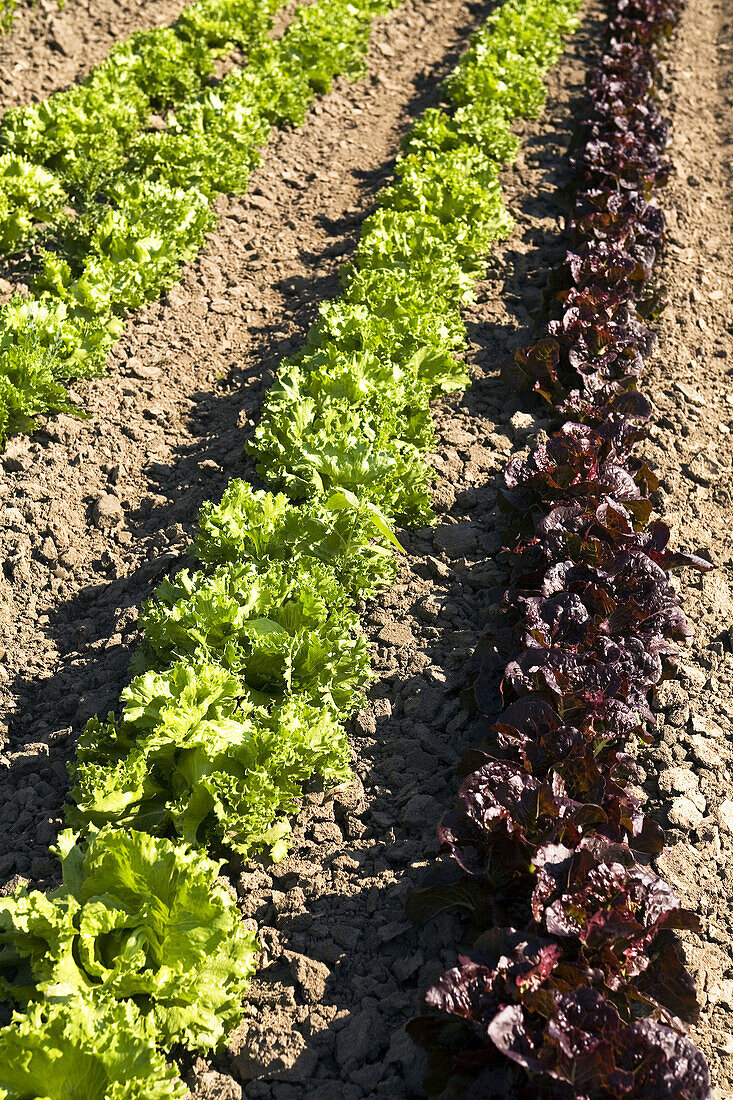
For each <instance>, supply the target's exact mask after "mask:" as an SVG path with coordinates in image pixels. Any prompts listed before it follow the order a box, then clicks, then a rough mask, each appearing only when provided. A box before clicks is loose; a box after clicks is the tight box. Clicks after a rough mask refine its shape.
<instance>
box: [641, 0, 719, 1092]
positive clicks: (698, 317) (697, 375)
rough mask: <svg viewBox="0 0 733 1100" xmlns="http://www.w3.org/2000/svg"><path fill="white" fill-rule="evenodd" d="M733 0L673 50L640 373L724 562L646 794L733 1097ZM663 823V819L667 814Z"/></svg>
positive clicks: (670, 477) (663, 444)
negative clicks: (649, 324)
mask: <svg viewBox="0 0 733 1100" xmlns="http://www.w3.org/2000/svg"><path fill="white" fill-rule="evenodd" d="M732 17H733V5H731V3H730V0H725V2H723V3H710V2H708V0H688V3H687V9H686V12H685V14H684V15H683V18H682V23H681V26H680V28H679V31H678V33H677V35H676V37H675V40H674V43H673V46H672V48H671V49H670V51H669V57H668V74H669V79H668V80H667V82H666V86H665V88H664V92H663V95H664V106H665V109H666V110H668V111H670V112H671V117H672V120H673V139H674V141H673V147H672V160H673V163H674V166H675V169H676V172H675V176H674V179H673V181H672V183H671V185H670V186H669V187H668V188H667V189H666V191H665V192H664V193H663V194H662V196H661V202H662V206H663V208H664V210H665V213H666V215H667V219H668V224H669V246H668V250H667V258H666V262H665V264H664V265H663V269H662V279H663V282H664V284H665V288H666V290H667V293H668V295H669V299H670V301H669V306H668V308H667V309H666V310H665V312H664V314H663V315H662V317H661V318H660V321H659V323H658V325H657V330H658V332H659V350H658V354H657V355H656V357H655V359H654V363H653V365H652V369H651V370H650V371H649V375H648V377H647V380H646V390H647V392H649V393H650V396H651V397H652V400H653V401H654V404H655V406H656V410H657V412H656V417H655V421H656V426H655V427H654V428H653V430H652V436H653V444H652V445H651V446H650V447H649V449H648V453H649V456H650V457H651V459H652V460H653V462H654V464H655V466H656V467H657V470H658V472H659V474H660V476H661V478H662V482H661V486H660V491H659V494H658V499H657V506H658V508H659V511H660V513H661V515H662V518H663V519H665V520H666V521H667V522H668V523H669V524H670V527H671V528H672V532H673V538H674V539H675V541H677V542H678V543H679V544H680V545H682V546H684V547H686V548H690V547H703V546H704V547H708V548H709V549H710V551H711V554H712V557H713V559H714V560H715V562H716V564H717V566H718V568H717V569H716V570H715V571H714V572H712V573H709V574H707V575H706V576H705V577H704V578H702V580H701V579H700V577H699V575H698V576H693V575H692V574H691V573H688V574H687V575H685V576H683V577H682V578H681V592H682V605H683V607H684V610H685V613H686V614H687V616H688V618H689V619H690V621H691V623H692V625H693V626H694V628H695V639H694V643H693V645H692V647H691V648H690V650H689V651H688V652H686V653H685V654H684V655H683V658H682V661H683V664H682V670H681V671H682V678H681V681H680V684H679V685H678V684H676V683H675V684H671V685H664V686H663V687H662V689H661V690H660V692H659V697H658V700H657V708H658V710H659V712H660V714H659V716H660V721H661V720H663V722H664V724H663V726H662V741H661V743H660V745H659V746H658V749H657V751H656V752H655V753H654V755H653V760H652V762H651V765H650V767H649V768H648V773H649V776H648V784H647V789H648V792H649V794H650V796H651V798H652V805H653V806H656V808H657V816H658V817H659V820H660V821H661V822H662V824H669V826H670V828H669V832H668V845H669V847H668V848H667V850H666V851H665V853H664V854H663V855H662V856H661V857H660V859H659V861H658V869H659V871H660V873H661V874H663V875H664V876H665V877H666V878H667V879H668V880H669V881H670V882H671V883H672V884H673V885H674V886H675V887H676V888H677V889H678V891H679V892H680V893H681V894H682V895H683V897H684V898H685V899H686V901H687V904H688V905H689V906H690V907H691V908H692V909H695V910H696V911H697V912H698V913H699V914H700V916H701V918H702V922H703V928H704V935H703V936H702V937H697V936H690V937H689V939H688V941H687V942H688V950H687V954H688V961H689V965H690V968H691V969H692V971H693V973H694V975H695V978H696V980H697V983H698V989H699V993H700V1000H701V1002H702V1004H703V1013H702V1019H701V1021H700V1025H699V1028H698V1029H697V1031H696V1032H694V1038H695V1039H696V1041H697V1042H698V1043H699V1044H700V1045H701V1046H702V1048H703V1049H704V1051H705V1053H706V1054H707V1056H708V1058H709V1060H710V1062H711V1067H712V1070H713V1075H714V1079H715V1081H716V1084H717V1086H718V1088H719V1090H720V1091H719V1096H720V1097H721V1098H723V1097H725V1098H730V1097H733V948H732V945H733V802H731V799H733V791H732V790H731V769H733V763H732V761H733V741H732V740H731V718H733V652H732V649H733V645H732V637H731V626H732V625H733V599H732V598H731V578H732V577H733V483H732V482H731V473H732V471H733V434H732V432H733V391H732V388H731V387H732V376H733V237H732V235H731V225H733V163H732V158H733V123H732V119H733V114H732V113H731V108H732V107H733V83H732V82H731V76H732V75H733V26H732V25H731V19H732ZM665 817H666V819H667V820H666V821H665Z"/></svg>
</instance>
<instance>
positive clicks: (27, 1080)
mask: <svg viewBox="0 0 733 1100" xmlns="http://www.w3.org/2000/svg"><path fill="white" fill-rule="evenodd" d="M187 1094H188V1090H187V1088H186V1086H185V1085H184V1084H183V1082H182V1081H180V1080H179V1079H178V1078H177V1076H176V1072H175V1070H174V1069H173V1068H172V1067H171V1066H167V1065H166V1063H165V1060H164V1058H163V1056H162V1055H161V1054H159V1053H158V1051H157V1050H156V1049H155V1043H154V1040H153V1038H152V1035H151V1030H150V1027H149V1026H148V1025H146V1023H145V1021H144V1020H143V1019H142V1018H141V1017H140V1015H139V1013H138V1012H137V1010H136V1009H135V1007H134V1005H133V1004H132V1003H131V1002H130V1001H123V1002H114V1001H99V1002H97V1001H92V1000H87V999H81V998H78V999H74V1000H69V1001H68V1002H65V1003H60V1002H48V1001H47V1002H45V1003H44V1004H32V1005H29V1007H28V1011H27V1012H25V1013H23V1014H20V1013H18V1014H16V1015H15V1016H14V1017H13V1020H12V1023H10V1024H9V1025H8V1026H7V1027H4V1028H0V1100H69V1097H74V1100H76V1098H78V1100H183V1098H184V1097H185V1096H186V1095H187Z"/></svg>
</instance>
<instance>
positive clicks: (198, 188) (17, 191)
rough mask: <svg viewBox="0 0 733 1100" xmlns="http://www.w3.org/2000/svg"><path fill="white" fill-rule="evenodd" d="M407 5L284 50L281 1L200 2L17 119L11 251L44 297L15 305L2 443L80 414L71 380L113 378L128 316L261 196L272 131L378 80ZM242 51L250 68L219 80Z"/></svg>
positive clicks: (314, 17)
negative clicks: (386, 24)
mask: <svg viewBox="0 0 733 1100" xmlns="http://www.w3.org/2000/svg"><path fill="white" fill-rule="evenodd" d="M400 2H401V0H320V2H319V3H316V4H313V5H304V6H303V7H301V8H300V10H299V11H298V13H297V14H296V16H295V18H294V20H293V21H292V23H291V24H290V25H289V27H288V28H287V30H286V31H285V33H284V35H283V36H282V37H281V38H280V39H279V40H277V41H275V40H273V39H272V38H271V37H270V36H269V34H268V32H269V31H270V30H271V29H272V24H273V18H274V14H275V11H276V8H277V7H278V3H279V0H198V3H196V4H193V5H192V6H191V7H190V8H188V9H187V10H186V11H185V12H184V13H183V14H182V15H181V16H180V18H179V19H178V20H177V22H176V23H175V24H174V25H173V26H172V27H164V28H160V29H154V30H149V31H140V32H138V33H136V34H133V35H132V36H131V38H130V39H128V40H127V41H125V42H122V43H120V44H119V45H118V46H116V47H115V48H114V49H113V50H112V53H111V55H110V57H109V58H108V59H107V60H106V61H105V62H104V63H103V64H101V65H100V66H98V67H97V68H96V69H95V70H94V71H93V72H92V73H91V75H90V76H89V77H88V78H87V80H86V81H84V83H83V84H81V85H78V86H74V87H72V88H71V89H69V90H67V91H64V92H60V93H58V94H57V95H54V96H51V98H50V99H48V100H46V101H45V102H43V103H40V104H31V105H30V106H26V107H19V108H14V109H13V110H11V111H8V112H7V113H6V114H5V116H4V117H3V119H2V121H0V251H1V252H2V253H3V254H4V255H5V256H6V257H7V258H8V259H7V262H9V263H10V264H11V268H12V270H13V271H14V272H16V273H17V274H19V275H22V274H23V272H24V271H25V272H26V278H27V282H28V285H29V288H30V289H29V293H28V295H27V296H26V295H21V294H20V293H19V294H16V295H14V297H13V298H11V299H10V301H8V302H6V303H5V304H4V305H3V306H2V307H1V308H0V442H2V439H3V437H4V436H5V435H6V434H7V433H8V432H12V431H22V430H26V429H30V428H31V427H32V426H33V424H34V422H35V417H36V416H38V415H39V414H42V413H48V412H54V411H56V412H58V411H60V410H63V409H66V410H71V409H72V408H73V406H72V404H71V403H70V401H69V397H68V393H67V385H68V382H69V380H71V379H73V378H78V377H85V376H91V375H95V374H98V373H100V372H101V371H102V370H103V369H104V365H105V363H106V359H107V354H108V352H109V349H110V348H111V347H112V345H113V344H114V343H115V342H116V340H117V339H118V338H119V336H120V335H121V333H122V331H123V329H124V324H125V320H124V318H125V315H126V314H127V313H128V312H129V311H131V310H135V309H138V308H139V307H140V306H142V305H143V304H144V303H146V302H150V301H153V300H155V299H157V298H158V297H159V296H160V294H161V292H162V291H163V290H165V289H166V288H168V287H170V286H171V285H172V284H173V283H175V281H176V280H177V279H178V277H179V275H180V270H181V266H182V265H183V264H185V263H187V262H189V261H191V260H192V259H193V258H194V257H195V256H196V255H197V254H198V252H199V250H200V249H201V247H202V245H203V243H204V239H205V234H206V232H207V231H209V230H210V229H212V228H213V226H214V224H215V217H214V214H213V212H212V201H213V199H214V198H215V197H216V196H217V195H220V194H224V193H228V194H242V193H243V192H244V191H246V188H247V185H248V181H249V177H250V174H251V171H252V169H253V167H254V166H255V165H257V164H258V163H259V160H260V153H259V150H260V148H261V147H262V146H263V145H264V144H265V143H266V142H267V140H268V137H269V134H270V132H271V129H272V128H273V127H283V126H295V125H298V124H300V123H301V122H302V120H303V118H304V117H305V114H306V112H307V110H308V108H309V107H310V105H311V104H312V102H313V100H314V98H315V97H316V96H317V95H319V94H323V93H324V92H326V91H328V89H329V88H330V87H331V83H332V81H333V78H334V77H335V76H336V75H339V74H341V75H346V76H347V77H349V78H355V77H357V76H359V75H361V74H362V73H363V72H364V71H365V56H366V52H367V48H368V40H369V32H370V28H371V24H372V21H373V19H374V17H375V16H377V15H380V14H384V13H386V12H387V11H389V10H390V9H391V8H393V7H395V6H397V5H398V4H399V3H400ZM235 48H236V49H238V50H240V51H246V54H247V61H246V64H244V65H235V66H234V67H232V68H230V69H229V71H228V72H227V73H226V75H225V76H224V77H223V78H222V79H221V80H218V81H212V79H211V77H212V72H213V70H214V66H215V63H216V61H217V59H220V58H221V57H222V55H227V54H230V53H231V51H232V50H233V49H235ZM163 114H166V118H165V119H163V118H162V115H163Z"/></svg>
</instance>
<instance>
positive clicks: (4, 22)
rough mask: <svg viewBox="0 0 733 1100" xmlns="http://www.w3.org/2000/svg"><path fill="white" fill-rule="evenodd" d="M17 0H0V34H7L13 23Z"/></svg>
mask: <svg viewBox="0 0 733 1100" xmlns="http://www.w3.org/2000/svg"><path fill="white" fill-rule="evenodd" d="M17 7H18V0H0V34H7V32H8V31H9V30H10V28H11V27H12V25H13V19H14V17H15V12H16V10H17Z"/></svg>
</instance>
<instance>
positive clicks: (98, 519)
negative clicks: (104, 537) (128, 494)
mask: <svg viewBox="0 0 733 1100" xmlns="http://www.w3.org/2000/svg"><path fill="white" fill-rule="evenodd" d="M124 519H125V513H124V512H123V511H122V505H121V504H120V502H119V500H118V499H117V497H116V496H114V495H113V494H112V493H103V494H102V496H101V497H99V498H98V499H97V500H96V501H95V503H94V522H95V523H96V525H97V527H99V528H100V529H101V530H103V531H104V530H112V529H113V528H114V527H119V526H120V524H121V523H123V521H124Z"/></svg>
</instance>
